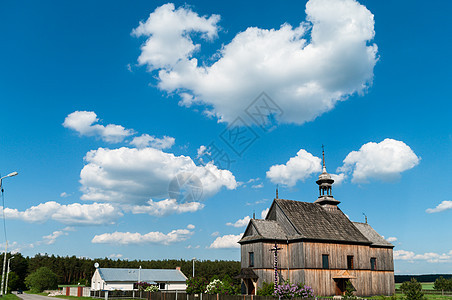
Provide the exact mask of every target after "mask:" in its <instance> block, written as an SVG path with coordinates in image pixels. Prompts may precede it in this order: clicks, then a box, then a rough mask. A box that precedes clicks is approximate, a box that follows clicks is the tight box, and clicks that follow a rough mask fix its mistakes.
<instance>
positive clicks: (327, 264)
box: [322, 254, 330, 269]
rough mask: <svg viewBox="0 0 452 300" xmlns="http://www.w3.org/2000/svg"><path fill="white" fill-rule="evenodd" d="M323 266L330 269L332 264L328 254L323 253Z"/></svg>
mask: <svg viewBox="0 0 452 300" xmlns="http://www.w3.org/2000/svg"><path fill="white" fill-rule="evenodd" d="M322 268H324V269H329V268H330V264H329V262H328V254H322Z"/></svg>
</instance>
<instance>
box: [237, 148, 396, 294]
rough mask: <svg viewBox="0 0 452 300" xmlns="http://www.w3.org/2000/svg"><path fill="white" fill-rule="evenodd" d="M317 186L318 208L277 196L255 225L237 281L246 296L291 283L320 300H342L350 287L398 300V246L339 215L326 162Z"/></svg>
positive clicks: (250, 230) (246, 241)
mask: <svg viewBox="0 0 452 300" xmlns="http://www.w3.org/2000/svg"><path fill="white" fill-rule="evenodd" d="M316 182H317V184H318V185H319V192H320V195H319V197H318V199H317V200H316V201H314V203H309V202H301V201H293V200H285V199H279V198H278V193H276V198H275V199H274V201H273V203H272V205H271V207H270V210H269V212H268V214H267V217H266V218H265V219H264V220H258V219H254V218H253V219H251V220H250V222H249V224H248V226H247V228H246V230H245V233H244V234H243V236H242V238H241V239H240V241H239V244H240V245H241V268H242V269H241V273H240V275H239V276H238V277H239V278H241V279H242V282H243V283H244V285H245V286H246V293H247V294H256V291H257V289H258V288H260V287H262V284H263V282H267V283H272V282H275V280H277V281H278V282H280V283H281V282H283V281H285V280H289V281H290V282H291V283H304V284H306V285H308V286H310V287H312V289H313V290H314V293H315V295H317V296H332V295H343V294H344V293H345V287H346V283H347V281H350V282H351V283H352V284H353V287H354V288H355V289H356V292H355V294H356V295H357V296H372V295H393V294H394V263H393V253H392V252H393V248H394V246H393V245H392V244H391V243H389V242H387V241H386V240H385V239H384V238H383V237H382V236H381V235H379V234H378V233H377V232H376V231H375V230H374V229H373V228H372V227H371V226H370V225H369V224H367V219H366V223H358V222H352V221H350V220H349V219H348V217H347V216H346V215H345V214H344V213H343V212H342V211H341V210H340V209H339V207H338V204H339V203H340V202H339V201H338V200H336V199H334V197H333V196H332V193H331V188H332V185H333V183H334V180H333V179H332V178H331V175H330V174H328V173H327V171H326V168H325V157H323V172H322V174H320V176H319V180H317V181H316ZM275 250H276V252H277V253H276V254H275ZM275 269H276V272H275ZM275 273H276V274H275ZM275 277H276V278H275Z"/></svg>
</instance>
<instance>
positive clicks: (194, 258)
mask: <svg viewBox="0 0 452 300" xmlns="http://www.w3.org/2000/svg"><path fill="white" fill-rule="evenodd" d="M192 260H193V278H195V260H196V257H193V258H192Z"/></svg>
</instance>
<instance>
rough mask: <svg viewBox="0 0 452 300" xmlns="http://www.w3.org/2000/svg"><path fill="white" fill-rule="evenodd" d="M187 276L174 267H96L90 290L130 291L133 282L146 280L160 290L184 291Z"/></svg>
mask: <svg viewBox="0 0 452 300" xmlns="http://www.w3.org/2000/svg"><path fill="white" fill-rule="evenodd" d="M186 280H187V277H186V276H185V275H184V274H183V273H182V272H181V270H180V268H176V269H141V268H140V269H120V268H96V272H94V275H93V278H92V279H91V290H95V291H98V290H110V291H111V290H123V291H131V290H133V289H134V284H136V283H138V282H147V283H150V284H157V285H158V286H159V288H160V290H165V291H176V290H177V291H185V288H186V283H185V281H186Z"/></svg>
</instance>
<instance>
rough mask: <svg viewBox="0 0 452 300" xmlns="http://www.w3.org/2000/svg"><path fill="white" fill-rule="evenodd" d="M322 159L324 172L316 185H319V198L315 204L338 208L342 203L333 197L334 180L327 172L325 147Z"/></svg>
mask: <svg viewBox="0 0 452 300" xmlns="http://www.w3.org/2000/svg"><path fill="white" fill-rule="evenodd" d="M322 157H323V170H322V174H320V175H319V179H318V180H317V181H316V183H317V184H318V185H319V197H318V198H317V200H316V201H315V202H314V203H318V204H320V205H322V206H323V205H326V206H327V207H328V208H336V206H337V205H338V204H339V203H341V202H340V201H338V200H336V199H334V198H333V195H332V187H333V183H334V179H333V178H331V175H330V174H329V173H328V172H327V171H326V167H325V151H324V150H323V146H322ZM332 206H333V207H332Z"/></svg>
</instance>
